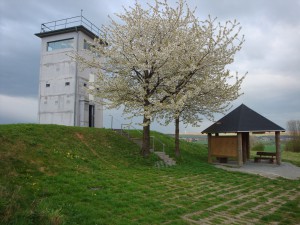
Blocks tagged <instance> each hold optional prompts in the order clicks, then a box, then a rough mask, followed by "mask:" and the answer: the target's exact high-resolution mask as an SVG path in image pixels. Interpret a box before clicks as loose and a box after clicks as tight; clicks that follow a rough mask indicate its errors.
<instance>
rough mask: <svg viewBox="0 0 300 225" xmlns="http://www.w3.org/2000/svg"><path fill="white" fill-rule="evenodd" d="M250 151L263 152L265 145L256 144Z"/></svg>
mask: <svg viewBox="0 0 300 225" xmlns="http://www.w3.org/2000/svg"><path fill="white" fill-rule="evenodd" d="M251 150H252V151H259V152H263V151H264V150H265V145H264V144H263V143H261V142H259V143H256V144H255V145H254V146H253V147H252V149H251Z"/></svg>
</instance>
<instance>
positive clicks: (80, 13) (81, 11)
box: [80, 9, 83, 17]
mask: <svg viewBox="0 0 300 225" xmlns="http://www.w3.org/2000/svg"><path fill="white" fill-rule="evenodd" d="M80 11H81V12H80V15H81V17H82V12H83V9H81V10H80Z"/></svg>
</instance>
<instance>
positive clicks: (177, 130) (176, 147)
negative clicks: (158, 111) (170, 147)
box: [175, 117, 180, 157]
mask: <svg viewBox="0 0 300 225" xmlns="http://www.w3.org/2000/svg"><path fill="white" fill-rule="evenodd" d="M175 155H176V157H180V149H179V117H177V118H175Z"/></svg>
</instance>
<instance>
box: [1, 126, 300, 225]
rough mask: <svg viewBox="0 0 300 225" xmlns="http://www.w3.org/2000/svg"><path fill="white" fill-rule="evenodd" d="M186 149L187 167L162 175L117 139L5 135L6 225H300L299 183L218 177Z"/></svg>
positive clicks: (56, 129) (82, 134) (11, 130)
mask: <svg viewBox="0 0 300 225" xmlns="http://www.w3.org/2000/svg"><path fill="white" fill-rule="evenodd" d="M155 135H156V136H159V137H160V139H162V140H163V142H164V143H166V144H167V147H166V151H167V152H169V153H170V154H172V146H173V138H171V137H169V136H165V135H163V134H159V133H155ZM181 144H182V145H181V149H182V158H181V159H180V160H179V163H178V165H177V166H175V167H170V168H157V167H155V166H154V165H155V163H156V162H157V161H158V159H157V158H156V157H155V156H154V155H152V156H151V157H149V158H147V159H144V158H142V157H140V154H139V148H138V147H137V146H136V145H135V144H133V143H131V142H130V141H128V140H127V139H126V138H124V137H121V136H119V135H117V134H115V133H114V132H112V131H110V130H105V129H91V128H79V127H65V126H57V125H32V124H22V125H0V223H1V224H193V223H198V222H200V221H201V222H202V223H204V224H222V223H230V224H247V223H251V224H268V223H273V222H278V223H279V224H299V223H300V206H299V202H300V195H299V193H300V181H287V180H284V179H276V180H270V179H266V178H262V177H259V176H254V175H248V174H241V173H233V172H227V171H223V170H220V169H216V168H214V167H213V166H211V165H209V164H207V163H206V158H207V149H206V147H205V146H203V145H200V144H194V143H187V142H182V143H181ZM157 147H158V146H157Z"/></svg>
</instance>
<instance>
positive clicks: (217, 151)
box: [210, 136, 238, 157]
mask: <svg viewBox="0 0 300 225" xmlns="http://www.w3.org/2000/svg"><path fill="white" fill-rule="evenodd" d="M210 148H211V156H216V157H237V156H238V153H237V149H238V138H237V136H212V137H211V141H210Z"/></svg>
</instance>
